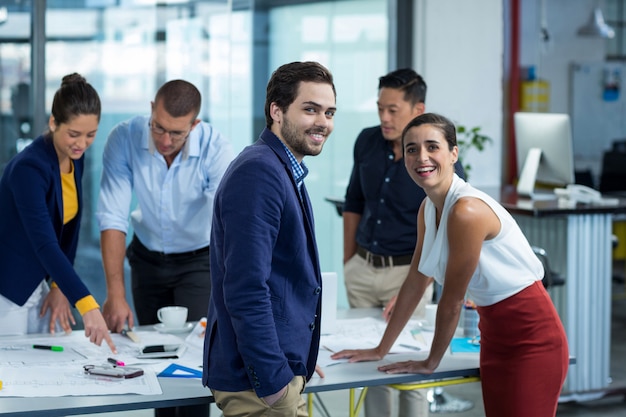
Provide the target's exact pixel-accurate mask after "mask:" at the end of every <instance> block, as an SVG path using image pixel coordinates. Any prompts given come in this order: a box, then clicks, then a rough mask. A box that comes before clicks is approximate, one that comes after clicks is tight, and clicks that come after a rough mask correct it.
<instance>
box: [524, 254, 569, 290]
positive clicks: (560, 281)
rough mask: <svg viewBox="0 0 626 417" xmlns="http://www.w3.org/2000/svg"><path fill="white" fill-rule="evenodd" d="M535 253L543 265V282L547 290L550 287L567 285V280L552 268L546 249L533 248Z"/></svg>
mask: <svg viewBox="0 0 626 417" xmlns="http://www.w3.org/2000/svg"><path fill="white" fill-rule="evenodd" d="M532 249H533V252H534V253H535V255H537V258H539V260H540V261H541V263H542V265H543V270H544V271H545V272H544V276H543V279H542V280H541V282H542V283H543V286H544V287H545V288H546V289H547V288H550V287H558V286H560V285H564V284H565V278H564V277H563V276H562V275H561V274H559V273H558V272H556V271H554V270H553V269H552V268H550V261H549V259H548V254H547V252H546V250H545V249H544V248H540V247H539V246H532Z"/></svg>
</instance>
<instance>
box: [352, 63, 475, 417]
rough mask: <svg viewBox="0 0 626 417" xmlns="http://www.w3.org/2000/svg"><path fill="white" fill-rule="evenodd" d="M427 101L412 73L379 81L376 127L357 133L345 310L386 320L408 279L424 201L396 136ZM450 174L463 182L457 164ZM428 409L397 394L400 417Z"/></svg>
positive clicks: (383, 407) (383, 403)
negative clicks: (375, 313) (366, 310)
mask: <svg viewBox="0 0 626 417" xmlns="http://www.w3.org/2000/svg"><path fill="white" fill-rule="evenodd" d="M425 100H426V83H425V82H424V79H423V78H422V77H421V76H420V75H419V74H417V73H416V72H415V71H413V70H412V69H408V68H407V69H399V70H396V71H393V72H391V73H389V74H387V75H384V76H382V77H380V78H379V83H378V117H379V119H380V125H379V126H375V127H369V128H366V129H364V130H363V131H361V133H360V134H359V136H358V138H357V140H356V143H355V145H354V166H353V168H352V174H351V176H350V182H349V184H348V189H347V191H346V198H345V203H344V207H343V227H344V279H345V283H346V290H347V294H348V302H349V303H350V306H351V307H385V310H384V313H383V314H384V316H385V318H388V317H389V314H391V310H392V308H393V304H394V303H393V300H395V298H394V297H395V295H396V294H397V293H398V290H399V289H400V286H401V285H402V283H403V282H404V279H405V278H406V276H407V274H408V271H409V267H410V263H411V257H412V255H413V251H414V250H415V244H416V240H417V212H418V210H419V207H420V204H421V203H422V200H423V199H424V198H425V196H426V195H425V194H424V191H423V190H422V189H421V188H420V187H419V186H417V185H416V184H415V182H414V181H413V180H411V177H409V174H408V173H407V171H406V168H405V167H404V160H403V157H402V131H403V130H404V127H405V126H406V125H407V124H408V123H409V122H410V121H411V120H412V119H413V118H415V117H416V116H419V115H420V114H422V113H424V111H425ZM455 167H456V171H457V173H458V174H459V175H460V176H461V177H463V178H464V174H463V168H462V166H461V164H460V163H459V162H457V164H456V166H455ZM432 295H433V290H432V285H431V286H430V287H429V289H428V290H427V291H426V292H425V294H424V297H423V298H422V300H421V302H420V304H419V305H418V307H417V309H416V311H415V314H416V316H418V317H419V316H421V317H423V316H424V310H425V307H424V306H425V305H426V304H427V303H429V302H430V301H431V300H432ZM390 300H391V301H392V302H391V303H390ZM391 393H392V391H391V388H388V387H384V386H381V387H370V389H369V391H368V395H367V396H366V397H365V415H366V417H374V416H376V417H379V416H390V413H391V411H390V410H391V403H392V401H391ZM428 408H429V407H428V401H427V400H426V398H425V395H424V390H417V391H401V392H400V402H399V407H398V415H399V417H407V416H412V417H416V416H417V417H425V416H428V413H429V410H428Z"/></svg>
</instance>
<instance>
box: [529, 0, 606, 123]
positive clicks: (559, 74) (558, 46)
mask: <svg viewBox="0 0 626 417" xmlns="http://www.w3.org/2000/svg"><path fill="white" fill-rule="evenodd" d="M520 3H521V5H520V8H521V10H520V12H521V22H520V24H521V36H520V65H521V66H522V67H528V66H530V65H534V66H535V67H536V68H537V75H538V77H539V78H542V79H545V80H546V81H548V82H549V83H550V112H552V113H568V112H569V110H570V77H569V65H570V63H571V62H573V61H578V62H585V61H604V57H605V55H606V46H605V40H604V39H601V38H590V37H583V36H578V35H577V33H576V32H577V31H578V29H579V28H580V27H581V26H583V25H584V24H585V23H586V22H587V21H588V20H589V16H590V14H591V10H592V9H593V7H594V5H595V4H596V3H598V2H596V1H595V0H576V1H572V0H524V1H521V2H520ZM598 4H599V5H602V4H603V2H599V3H598ZM542 23H543V25H542ZM542 26H544V27H545V28H546V29H547V33H548V36H549V37H548V39H549V40H548V41H547V42H546V41H544V40H543V39H542V36H541V28H542Z"/></svg>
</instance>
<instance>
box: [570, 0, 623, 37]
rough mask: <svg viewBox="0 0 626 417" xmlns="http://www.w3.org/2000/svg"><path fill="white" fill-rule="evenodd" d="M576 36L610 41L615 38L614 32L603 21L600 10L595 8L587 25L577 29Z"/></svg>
mask: <svg viewBox="0 0 626 417" xmlns="http://www.w3.org/2000/svg"><path fill="white" fill-rule="evenodd" d="M578 34H579V35H581V36H598V37H601V38H607V39H612V38H613V37H614V36H615V31H614V30H613V28H612V27H611V26H609V25H607V24H606V22H605V21H604V17H603V16H602V10H600V8H599V7H596V8H594V9H593V10H592V12H591V16H590V17H589V21H588V22H587V24H586V25H585V26H583V27H581V28H580V29H578Z"/></svg>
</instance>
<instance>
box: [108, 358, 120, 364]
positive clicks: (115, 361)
mask: <svg viewBox="0 0 626 417" xmlns="http://www.w3.org/2000/svg"><path fill="white" fill-rule="evenodd" d="M107 362H109V363H112V364H113V365H115V366H124V362H122V361H118V360H117V359H115V358H107Z"/></svg>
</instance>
